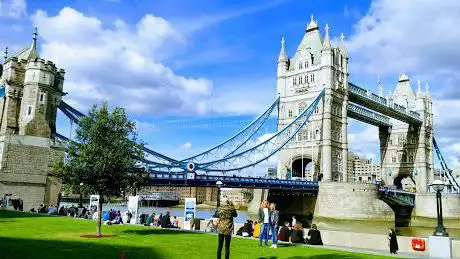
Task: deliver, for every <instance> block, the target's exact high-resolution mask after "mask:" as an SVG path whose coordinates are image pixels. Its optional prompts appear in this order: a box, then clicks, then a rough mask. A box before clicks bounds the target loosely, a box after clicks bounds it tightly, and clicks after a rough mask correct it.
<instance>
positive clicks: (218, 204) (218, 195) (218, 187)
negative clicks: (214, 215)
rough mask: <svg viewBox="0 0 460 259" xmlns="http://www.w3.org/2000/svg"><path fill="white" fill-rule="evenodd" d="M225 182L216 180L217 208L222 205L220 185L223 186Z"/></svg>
mask: <svg viewBox="0 0 460 259" xmlns="http://www.w3.org/2000/svg"><path fill="white" fill-rule="evenodd" d="M222 185H223V183H222V182H221V181H217V182H216V186H217V208H219V207H220V187H222Z"/></svg>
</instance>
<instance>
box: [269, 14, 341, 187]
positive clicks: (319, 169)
mask: <svg viewBox="0 0 460 259" xmlns="http://www.w3.org/2000/svg"><path fill="white" fill-rule="evenodd" d="M347 88H348V55H347V52H346V50H345V47H344V46H343V38H342V41H341V43H340V44H339V46H333V45H332V43H331V41H330V38H329V28H328V25H326V27H325V34H324V38H323V37H322V35H321V33H320V31H319V27H318V23H317V22H316V21H315V20H314V19H313V16H312V17H311V21H310V23H309V24H308V26H307V28H306V30H305V34H304V36H303V39H302V41H301V43H300V45H299V46H298V47H297V50H296V53H295V55H294V56H293V57H292V58H289V57H288V55H287V54H286V49H285V42H284V38H283V39H282V41H281V51H280V55H279V58H278V73H277V93H278V96H279V97H280V105H279V112H278V118H279V119H278V127H279V128H282V127H284V126H285V125H287V124H289V123H290V122H291V121H292V120H293V119H294V118H295V117H296V116H298V115H299V114H300V113H301V112H302V111H303V110H304V109H305V108H306V107H308V105H309V104H310V103H311V102H312V101H313V100H314V99H315V98H316V97H317V96H318V94H319V93H320V92H321V90H323V89H326V91H325V97H324V98H323V101H322V102H321V103H320V104H319V106H318V108H317V109H316V110H315V112H314V114H313V116H312V117H311V121H310V122H309V123H308V125H306V126H305V127H304V128H303V129H301V130H300V131H299V133H298V134H297V136H295V138H294V139H293V140H292V141H291V142H290V143H289V144H288V145H287V146H286V147H285V148H283V149H282V150H281V152H280V156H279V164H278V174H279V177H280V178H281V179H286V178H289V176H292V177H297V178H306V179H310V180H316V179H318V177H319V176H320V173H322V181H326V182H328V181H347V180H348V176H347V155H348V147H347V105H348V94H347ZM307 165H310V166H309V167H310V168H311V169H310V172H306V170H305V168H306V167H307ZM320 177H321V176H320Z"/></svg>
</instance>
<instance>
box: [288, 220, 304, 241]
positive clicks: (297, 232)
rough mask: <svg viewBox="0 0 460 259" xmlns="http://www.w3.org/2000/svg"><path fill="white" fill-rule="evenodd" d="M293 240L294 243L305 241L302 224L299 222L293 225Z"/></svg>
mask: <svg viewBox="0 0 460 259" xmlns="http://www.w3.org/2000/svg"><path fill="white" fill-rule="evenodd" d="M291 242H292V243H305V239H304V238H303V228H302V224H300V223H297V224H295V226H293V227H292V235H291Z"/></svg>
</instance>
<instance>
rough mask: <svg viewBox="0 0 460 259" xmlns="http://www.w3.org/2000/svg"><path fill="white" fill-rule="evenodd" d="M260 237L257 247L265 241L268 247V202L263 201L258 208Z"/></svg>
mask: <svg viewBox="0 0 460 259" xmlns="http://www.w3.org/2000/svg"><path fill="white" fill-rule="evenodd" d="M259 222H260V236H259V246H262V240H264V239H265V245H266V246H267V245H268V231H269V228H270V224H269V223H270V214H269V210H268V201H266V200H264V201H262V203H261V204H260V208H259Z"/></svg>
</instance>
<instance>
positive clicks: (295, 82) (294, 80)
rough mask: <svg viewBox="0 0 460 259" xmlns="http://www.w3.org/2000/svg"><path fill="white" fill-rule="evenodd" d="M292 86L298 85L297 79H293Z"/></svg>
mask: <svg viewBox="0 0 460 259" xmlns="http://www.w3.org/2000/svg"><path fill="white" fill-rule="evenodd" d="M292 84H293V85H296V84H297V78H295V77H294V78H293V79H292Z"/></svg>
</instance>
